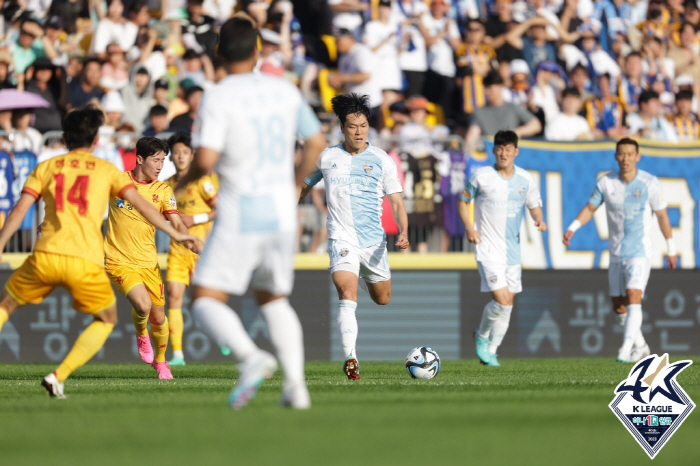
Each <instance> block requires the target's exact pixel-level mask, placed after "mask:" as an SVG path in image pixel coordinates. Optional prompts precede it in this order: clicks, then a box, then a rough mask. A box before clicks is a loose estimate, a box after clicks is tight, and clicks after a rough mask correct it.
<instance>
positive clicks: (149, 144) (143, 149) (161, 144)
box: [136, 136, 168, 159]
mask: <svg viewBox="0 0 700 466" xmlns="http://www.w3.org/2000/svg"><path fill="white" fill-rule="evenodd" d="M161 151H162V152H164V153H166V154H167V153H168V143H166V142H165V141H163V140H162V139H158V138H154V137H151V136H144V137H142V138H141V139H139V140H138V141H137V142H136V155H140V156H141V157H143V158H144V159H145V158H146V157H150V156H151V155H156V154H157V153H158V152H161Z"/></svg>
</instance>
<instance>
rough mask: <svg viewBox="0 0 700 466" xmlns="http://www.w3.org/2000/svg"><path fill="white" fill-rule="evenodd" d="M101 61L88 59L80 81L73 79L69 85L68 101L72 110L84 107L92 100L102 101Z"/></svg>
mask: <svg viewBox="0 0 700 466" xmlns="http://www.w3.org/2000/svg"><path fill="white" fill-rule="evenodd" d="M101 68H102V65H100V61H99V60H97V59H96V58H88V59H87V60H86V61H85V63H84V64H83V71H82V73H80V79H73V80H72V81H71V82H70V84H69V85H68V96H69V97H68V101H69V106H70V108H78V107H82V106H83V105H85V104H86V103H88V102H89V101H91V100H92V99H97V100H98V101H99V100H100V99H102V96H103V95H104V92H102V88H101V87H100V75H101Z"/></svg>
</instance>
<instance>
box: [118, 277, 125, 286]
mask: <svg viewBox="0 0 700 466" xmlns="http://www.w3.org/2000/svg"><path fill="white" fill-rule="evenodd" d="M117 283H119V284H120V285H121V284H122V283H124V279H123V278H122V277H117Z"/></svg>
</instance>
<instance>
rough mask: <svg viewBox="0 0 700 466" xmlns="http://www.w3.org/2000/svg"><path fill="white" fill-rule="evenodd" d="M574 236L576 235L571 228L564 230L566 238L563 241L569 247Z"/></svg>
mask: <svg viewBox="0 0 700 466" xmlns="http://www.w3.org/2000/svg"><path fill="white" fill-rule="evenodd" d="M573 237H574V232H573V231H571V230H566V231H565V232H564V240H563V243H564V245H565V246H566V247H567V248H568V247H569V246H571V238H573Z"/></svg>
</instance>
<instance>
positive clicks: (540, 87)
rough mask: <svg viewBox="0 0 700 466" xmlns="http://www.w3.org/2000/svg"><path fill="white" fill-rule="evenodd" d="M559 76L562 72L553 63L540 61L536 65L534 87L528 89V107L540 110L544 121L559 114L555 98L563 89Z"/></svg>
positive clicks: (563, 84) (562, 82) (563, 85)
mask: <svg viewBox="0 0 700 466" xmlns="http://www.w3.org/2000/svg"><path fill="white" fill-rule="evenodd" d="M561 74H563V70H562V69H561V67H560V66H559V65H557V64H556V63H554V62H550V61H542V62H540V63H539V65H537V71H536V73H535V85H534V86H533V87H532V89H530V106H531V107H533V106H534V107H538V108H540V109H542V111H543V112H544V120H545V121H549V120H551V119H552V118H554V117H555V116H557V115H558V114H559V102H558V100H557V96H558V95H559V92H560V91H561V90H563V89H564V87H565V83H564V80H563V79H562V77H561ZM542 126H544V122H542Z"/></svg>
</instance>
